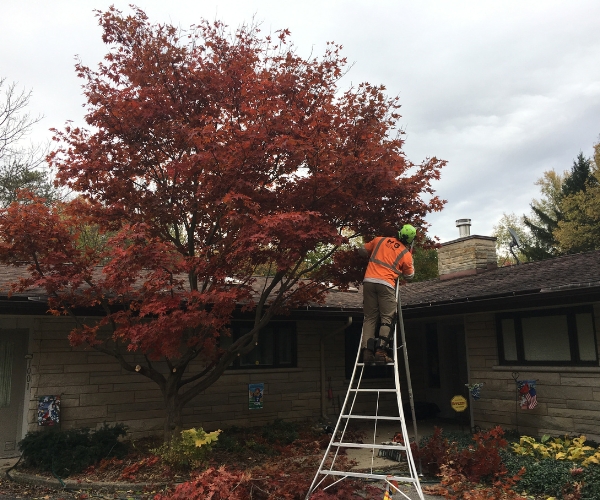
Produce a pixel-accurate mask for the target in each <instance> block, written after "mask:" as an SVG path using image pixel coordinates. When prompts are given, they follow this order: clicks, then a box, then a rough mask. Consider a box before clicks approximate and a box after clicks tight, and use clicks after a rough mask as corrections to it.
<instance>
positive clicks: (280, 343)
mask: <svg viewBox="0 0 600 500" xmlns="http://www.w3.org/2000/svg"><path fill="white" fill-rule="evenodd" d="M293 340H294V337H293V332H292V329H291V328H290V327H289V326H284V327H280V328H278V332H277V361H278V363H279V364H280V365H291V364H292V360H293V358H292V354H293V353H292V350H293V347H294V343H293Z"/></svg>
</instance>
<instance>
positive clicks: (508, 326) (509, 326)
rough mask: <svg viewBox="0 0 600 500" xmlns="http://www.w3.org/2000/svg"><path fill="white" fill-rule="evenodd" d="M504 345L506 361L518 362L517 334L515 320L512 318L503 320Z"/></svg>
mask: <svg viewBox="0 0 600 500" xmlns="http://www.w3.org/2000/svg"><path fill="white" fill-rule="evenodd" d="M502 345H503V347H504V359H505V360H507V361H516V360H517V359H518V358H517V337H516V334H515V320H514V319H512V318H508V319H503V320H502Z"/></svg>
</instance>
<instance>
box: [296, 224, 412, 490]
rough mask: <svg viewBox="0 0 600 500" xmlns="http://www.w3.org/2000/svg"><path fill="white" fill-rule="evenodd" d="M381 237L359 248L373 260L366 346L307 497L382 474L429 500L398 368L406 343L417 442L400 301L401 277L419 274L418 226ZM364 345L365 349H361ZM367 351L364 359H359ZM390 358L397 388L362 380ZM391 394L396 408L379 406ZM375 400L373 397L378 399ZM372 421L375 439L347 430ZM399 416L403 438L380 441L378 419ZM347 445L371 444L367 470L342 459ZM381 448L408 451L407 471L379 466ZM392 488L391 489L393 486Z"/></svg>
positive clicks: (368, 276)
mask: <svg viewBox="0 0 600 500" xmlns="http://www.w3.org/2000/svg"><path fill="white" fill-rule="evenodd" d="M395 234H396V233H395V232H394V236H392V237H377V238H375V239H374V240H373V241H370V242H369V243H366V244H365V246H364V247H362V248H361V249H360V250H359V252H360V253H361V254H362V255H364V256H365V257H369V264H368V266H367V271H366V273H365V279H364V285H363V294H364V301H363V303H364V322H363V332H362V335H361V338H362V340H361V344H360V346H361V347H362V349H359V350H358V352H357V355H356V362H355V364H354V368H353V370H352V376H351V377H350V381H349V383H348V391H347V392H346V398H345V399H344V404H343V405H341V409H340V414H339V417H338V421H337V423H336V425H335V429H333V432H332V434H331V440H330V441H329V444H328V446H327V449H326V451H325V453H324V454H323V458H322V460H321V463H320V465H319V468H318V470H317V472H316V474H315V477H314V479H313V482H312V484H311V485H310V488H309V490H308V492H307V494H306V498H305V500H309V499H310V497H311V495H312V494H313V492H314V491H316V489H317V488H319V487H321V485H324V486H323V490H327V489H329V488H331V487H334V486H335V485H336V484H338V483H339V482H340V481H343V480H344V479H346V478H359V479H370V480H383V481H385V482H386V483H387V484H388V486H390V487H392V488H393V490H394V491H397V492H399V493H400V494H401V495H402V496H403V497H404V498H407V499H408V500H410V498H411V497H409V496H408V495H407V494H406V493H405V492H404V491H402V490H401V489H399V487H398V486H397V483H396V481H397V482H398V483H402V484H403V485H408V486H412V487H413V488H414V489H415V491H416V493H417V495H418V498H419V500H424V497H423V490H422V489H421V485H420V482H419V477H418V472H417V468H416V466H415V462H414V459H413V456H412V452H411V446H410V440H409V435H408V431H407V429H406V422H405V419H404V410H403V405H402V397H401V393H400V378H399V374H398V350H399V349H402V352H403V353H404V364H405V369H406V385H407V388H408V394H409V400H410V403H411V413H412V417H413V425H414V439H415V442H416V443H418V435H417V428H416V418H415V413H414V405H413V397H412V387H411V381H410V370H409V367H408V354H407V350H406V338H405V332H404V323H403V320H402V308H401V303H400V292H399V285H400V282H399V278H405V279H410V278H412V277H413V275H414V268H413V261H412V254H411V251H410V248H411V244H412V243H413V241H414V239H415V235H416V230H415V228H414V227H413V226H411V225H409V224H407V225H405V226H403V227H402V229H401V230H400V231H399V232H398V238H396V236H395ZM378 320H379V321H380V323H381V325H380V329H379V338H378V339H377V340H376V339H375V329H376V326H377V321H378ZM394 320H395V321H396V325H397V326H398V328H396V329H395V331H394V334H392V335H391V336H390V333H391V332H392V321H394ZM398 331H399V332H400V335H401V341H402V345H401V346H399V344H398V334H397V332H398ZM387 349H392V352H393V355H392V357H390V356H389V353H388V352H387ZM361 351H362V352H361ZM361 354H362V357H363V361H362V362H360V355H361ZM373 363H374V364H388V365H391V366H392V367H393V381H394V388H390V387H389V384H387V383H386V384H385V387H380V386H378V385H377V384H375V385H374V384H372V383H369V384H365V385H362V383H363V375H364V373H365V367H366V366H368V365H370V364H373ZM386 394H393V395H394V396H395V403H396V405H395V406H396V409H395V410H394V409H393V408H391V407H390V406H389V405H387V407H386V408H385V409H384V406H381V407H380V398H381V397H383V396H385V395H386ZM359 395H361V397H362V396H365V397H366V399H365V400H364V401H361V402H359V403H358V404H356V403H357V399H358V397H359ZM373 400H374V401H373ZM371 402H373V404H374V405H375V408H374V409H373V411H369V410H368V409H367V408H366V407H365V403H367V405H368V404H370V403H371ZM351 421H353V422H360V421H367V422H372V423H373V441H372V442H365V441H363V440H361V441H359V442H355V441H354V440H353V439H352V437H351V433H350V431H349V430H348V427H349V424H350V422H351ZM383 421H385V422H387V423H388V424H389V423H391V422H395V423H397V424H399V425H400V428H401V430H402V443H378V442H377V425H378V423H379V422H383ZM347 449H368V450H371V466H370V468H369V469H368V470H367V471H366V472H363V471H361V470H358V471H357V470H352V469H351V468H350V469H349V468H348V467H347V466H345V465H344V464H343V463H341V461H338V460H337V459H338V457H339V455H340V453H345V450H347ZM376 450H390V451H394V452H398V453H402V454H404V455H405V456H406V463H407V465H408V473H407V474H406V475H405V474H404V472H402V473H399V475H396V474H382V473H381V472H379V471H376V470H374V457H375V451H376ZM327 478H329V479H333V482H329V483H325V480H326V479H327ZM390 491H391V490H390Z"/></svg>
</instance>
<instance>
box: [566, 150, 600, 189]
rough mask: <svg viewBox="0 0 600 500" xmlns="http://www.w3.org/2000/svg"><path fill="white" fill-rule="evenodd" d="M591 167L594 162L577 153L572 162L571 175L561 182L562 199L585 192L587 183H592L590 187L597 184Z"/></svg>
mask: <svg viewBox="0 0 600 500" xmlns="http://www.w3.org/2000/svg"><path fill="white" fill-rule="evenodd" d="M593 165H594V162H593V161H592V159H591V158H586V157H585V156H583V153H582V152H579V154H578V155H577V158H576V159H575V160H573V166H572V167H571V173H570V174H569V175H568V176H567V178H566V179H565V180H564V182H563V185H562V197H566V196H570V195H572V194H575V193H578V192H579V191H585V190H586V183H587V182H590V183H592V185H593V184H595V183H596V182H597V180H596V178H595V177H594V176H593V175H592V172H593V168H592V167H593Z"/></svg>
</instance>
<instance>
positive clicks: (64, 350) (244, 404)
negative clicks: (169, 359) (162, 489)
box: [0, 316, 347, 437]
mask: <svg viewBox="0 0 600 500" xmlns="http://www.w3.org/2000/svg"><path fill="white" fill-rule="evenodd" d="M344 323H345V321H339V322H338V321H336V322H333V321H322V322H316V321H299V322H297V347H298V349H297V368H280V369H262V370H260V369H258V370H228V371H226V372H225V373H224V374H223V376H222V377H221V378H220V379H219V380H218V381H217V382H216V383H215V384H213V385H212V386H211V387H209V388H208V389H207V390H206V391H205V392H204V393H201V394H200V395H199V396H198V397H197V398H196V399H194V400H193V401H192V402H191V403H190V404H189V405H188V406H187V407H186V408H185V409H184V426H185V427H192V426H203V427H204V428H205V429H207V430H214V429H217V428H222V427H227V426H231V425H238V426H253V425H262V424H265V423H267V422H272V421H273V420H274V419H276V418H281V419H286V420H296V421H299V420H306V419H315V420H316V419H318V418H319V417H320V415H321V372H320V350H319V345H320V336H321V335H322V334H327V333H329V332H332V331H335V330H336V329H339V328H340V327H342V326H343V325H344ZM16 327H18V328H27V329H29V331H30V341H29V344H30V345H29V352H30V353H33V359H32V361H31V377H30V380H29V386H28V389H27V390H26V396H25V398H26V401H28V405H27V404H26V407H27V406H28V407H29V410H28V412H27V416H26V417H27V418H26V420H27V422H26V427H27V430H37V429H38V426H37V420H36V418H37V398H38V396H42V395H55V394H60V395H61V427H62V428H63V429H68V428H80V427H89V428H97V427H99V426H101V425H102V424H103V423H104V422H107V423H117V422H120V423H124V424H126V425H127V426H128V427H129V434H130V435H131V436H132V437H138V436H142V435H148V434H155V433H160V432H162V429H163V403H162V396H161V393H160V391H159V389H158V388H157V386H156V384H155V383H154V382H151V381H148V380H147V379H146V378H145V377H143V376H141V375H139V374H137V373H130V372H127V371H125V370H123V369H122V368H121V367H120V366H119V364H118V363H117V362H116V361H115V360H114V359H113V358H111V357H110V356H108V355H105V354H102V353H98V352H96V351H93V350H91V349H89V348H87V349H86V348H83V347H77V348H73V347H71V346H70V345H69V342H68V340H67V333H68V331H69V330H70V329H71V328H72V321H71V320H69V319H68V318H56V317H48V316H38V317H23V316H21V317H17V316H14V317H11V316H2V317H0V328H16ZM343 346H344V333H343V332H338V333H337V334H335V335H333V336H329V337H328V338H326V341H325V352H326V372H325V375H326V378H325V380H326V381H327V380H328V378H329V377H331V384H332V389H333V392H334V394H335V396H336V400H337V395H338V394H341V399H342V401H343V395H344V394H345V390H346V389H345V388H346V387H347V385H346V382H345V380H344V362H345V360H344V347H343ZM128 357H129V358H130V360H132V361H134V360H137V359H139V361H141V360H142V359H143V358H142V357H141V356H139V355H138V357H137V358H136V357H135V355H128ZM255 382H264V384H265V391H264V408H263V409H262V410H249V409H248V384H249V383H255ZM325 391H327V387H325ZM327 405H328V408H326V411H329V412H330V413H332V410H333V404H332V402H331V401H327Z"/></svg>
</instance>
